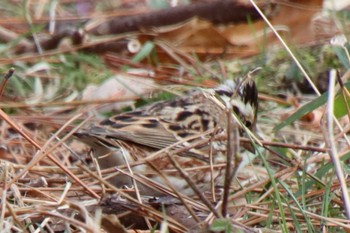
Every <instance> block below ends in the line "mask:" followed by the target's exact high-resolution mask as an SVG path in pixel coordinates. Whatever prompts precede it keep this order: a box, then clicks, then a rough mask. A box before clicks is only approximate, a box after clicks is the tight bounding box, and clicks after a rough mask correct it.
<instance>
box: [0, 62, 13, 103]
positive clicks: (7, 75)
mask: <svg viewBox="0 0 350 233" xmlns="http://www.w3.org/2000/svg"><path fill="white" fill-rule="evenodd" d="M14 72H15V68H13V67H12V68H11V69H9V70H8V71H7V72H6V73H5V75H4V80H3V81H2V83H1V86H0V98H1V97H2V95H3V94H4V90H5V87H6V84H7V81H8V80H9V79H10V78H11V76H12V75H13V73H14Z"/></svg>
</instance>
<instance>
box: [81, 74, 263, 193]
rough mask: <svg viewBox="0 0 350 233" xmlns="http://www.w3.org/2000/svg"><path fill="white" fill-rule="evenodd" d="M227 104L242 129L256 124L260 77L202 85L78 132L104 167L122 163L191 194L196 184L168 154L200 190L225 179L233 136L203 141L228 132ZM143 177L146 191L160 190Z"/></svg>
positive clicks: (126, 181) (126, 180)
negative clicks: (230, 141) (257, 81)
mask: <svg viewBox="0 0 350 233" xmlns="http://www.w3.org/2000/svg"><path fill="white" fill-rule="evenodd" d="M227 108H230V109H232V114H233V115H235V116H236V118H234V119H239V121H235V124H238V125H239V128H240V131H241V132H243V128H245V129H247V128H248V129H250V130H253V129H254V128H255V123H256V117H257V109H258V93H257V88H256V85H255V82H254V81H253V80H251V79H250V78H247V79H238V80H236V81H231V80H229V81H226V82H225V83H224V84H222V85H220V86H218V87H217V88H215V89H199V88H198V89H195V90H192V91H189V92H187V93H185V94H184V95H183V96H181V97H178V98H176V99H174V100H167V101H160V102H156V103H153V104H150V105H147V106H143V107H141V108H138V109H136V110H134V111H130V112H126V113H122V114H118V115H115V116H112V117H109V118H107V119H104V120H102V121H100V122H98V123H95V124H93V125H92V126H90V127H89V128H86V129H83V130H81V132H79V133H77V134H76V136H77V137H78V138H79V139H80V140H81V141H83V142H85V143H87V144H88V145H89V146H90V147H91V148H92V150H93V154H94V156H95V157H96V158H97V160H98V163H99V166H100V168H110V167H116V166H118V168H120V169H122V170H124V171H125V172H126V173H129V174H130V173H132V174H134V175H135V176H138V177H141V178H142V177H147V178H150V179H151V180H153V181H155V182H159V184H163V185H164V184H169V183H170V184H171V185H172V186H173V188H175V189H176V190H177V191H178V192H180V193H183V194H187V195H191V194H193V190H192V188H191V187H190V186H189V185H188V183H187V181H186V180H185V179H183V177H182V176H181V175H180V174H179V171H178V170H176V169H174V166H173V164H172V163H171V162H170V160H169V157H168V156H172V158H174V159H175V160H176V161H177V163H178V164H179V165H180V166H181V168H182V169H183V170H184V171H186V173H187V174H188V177H189V178H191V180H192V181H193V182H194V183H195V184H196V186H197V187H198V189H199V190H201V191H207V190H208V189H210V187H211V184H212V181H214V182H215V184H216V185H222V182H223V174H224V171H223V170H224V167H225V162H226V151H227V148H226V147H227V141H222V140H221V141H218V140H207V142H206V143H204V144H203V143H202V144H200V145H198V144H199V142H201V141H203V140H205V139H212V138H213V137H214V136H216V135H221V134H227V132H226V130H227V126H228V123H227V122H228V119H227V118H228V117H227V116H228V115H227V113H226V109H227ZM196 144H197V146H196ZM174 151H177V153H176V154H174ZM243 160H244V158H243ZM126 164H127V166H125V165H126ZM150 164H152V166H151V165H150ZM159 172H160V173H162V174H164V176H165V177H166V179H167V180H168V181H169V182H165V181H164V178H162V177H161V176H160V175H159ZM109 181H110V182H111V183H113V184H114V185H116V186H118V187H121V186H123V185H128V186H130V185H132V184H134V183H133V182H132V180H131V178H130V176H127V175H125V174H124V175H121V174H119V175H117V176H115V177H114V178H113V179H110V180H109ZM140 182H141V183H143V182H142V181H140ZM140 182H138V183H137V187H138V189H139V190H140V192H141V193H142V194H147V195H155V194H156V193H159V190H158V191H157V190H155V189H154V188H152V187H150V186H151V185H149V184H141V183H140Z"/></svg>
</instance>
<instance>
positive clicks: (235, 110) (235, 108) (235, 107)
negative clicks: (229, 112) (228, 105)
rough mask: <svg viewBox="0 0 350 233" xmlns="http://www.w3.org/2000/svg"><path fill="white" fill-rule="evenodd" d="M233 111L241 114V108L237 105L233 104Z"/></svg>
mask: <svg viewBox="0 0 350 233" xmlns="http://www.w3.org/2000/svg"><path fill="white" fill-rule="evenodd" d="M233 111H234V112H235V113H236V114H237V115H240V112H239V109H238V107H237V106H233Z"/></svg>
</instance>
